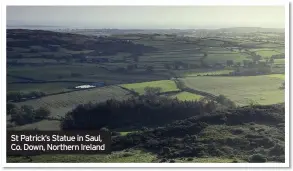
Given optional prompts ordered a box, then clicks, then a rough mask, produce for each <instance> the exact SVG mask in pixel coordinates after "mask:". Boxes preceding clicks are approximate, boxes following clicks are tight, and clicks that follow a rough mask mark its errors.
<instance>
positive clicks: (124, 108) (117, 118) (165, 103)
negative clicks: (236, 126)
mask: <svg viewBox="0 0 293 171" xmlns="http://www.w3.org/2000/svg"><path fill="white" fill-rule="evenodd" d="M154 91H155V92H154ZM159 91H160V90H154V89H149V90H146V96H145V98H130V99H127V100H124V101H117V100H107V101H106V102H103V103H98V104H92V103H89V104H84V105H79V106H77V107H76V108H75V109H74V110H72V111H71V112H69V113H67V114H66V116H65V117H64V119H63V121H62V129H63V130H71V129H73V130H77V129H78V130H89V129H100V128H102V127H108V128H110V129H113V128H132V129H133V128H141V127H143V126H157V125H162V124H166V123H170V122H172V121H174V120H179V119H184V118H188V117H191V116H195V115H199V114H202V113H204V112H211V111H213V110H215V109H216V107H217V105H216V104H215V103H214V101H201V100H200V101H179V100H177V99H168V98H162V97H157V98H154V96H152V95H153V93H156V92H159ZM148 96H151V98H148Z"/></svg>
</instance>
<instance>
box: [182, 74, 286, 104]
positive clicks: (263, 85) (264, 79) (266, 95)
mask: <svg viewBox="0 0 293 171" xmlns="http://www.w3.org/2000/svg"><path fill="white" fill-rule="evenodd" d="M183 80H184V81H185V83H186V85H187V86H188V87H191V88H195V89H198V90H201V91H206V92H209V93H212V94H215V95H219V94H223V95H225V96H227V97H228V98H230V99H231V100H233V101H235V102H236V103H237V104H239V105H247V104H249V103H250V101H251V100H252V101H256V102H258V103H259V104H274V103H280V102H284V98H285V96H284V90H281V89H279V87H280V86H281V84H282V82H283V80H281V79H279V78H273V77H268V76H249V77H186V78H185V79H183Z"/></svg>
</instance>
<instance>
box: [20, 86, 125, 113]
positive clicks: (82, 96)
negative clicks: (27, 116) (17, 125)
mask: <svg viewBox="0 0 293 171" xmlns="http://www.w3.org/2000/svg"><path fill="white" fill-rule="evenodd" d="M128 97H130V95H129V94H128V92H127V91H125V90H123V89H121V88H119V87H117V86H108V87H102V88H94V89H88V90H82V91H75V92H70V93H64V94H59V95H52V96H46V97H43V98H40V99H34V100H28V101H25V102H20V103H16V105H18V106H21V105H31V106H33V107H34V108H39V107H47V108H49V109H50V111H51V116H53V117H60V116H64V115H65V114H66V113H67V112H68V111H70V110H72V109H73V108H75V107H76V106H77V105H79V104H86V103H89V102H92V103H98V102H102V101H105V100H108V99H117V100H119V99H125V98H128Z"/></svg>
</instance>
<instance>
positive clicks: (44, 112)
mask: <svg viewBox="0 0 293 171" xmlns="http://www.w3.org/2000/svg"><path fill="white" fill-rule="evenodd" d="M35 113H36V118H40V119H44V118H47V117H48V116H49V115H50V113H51V112H50V110H49V109H48V108H45V107H40V108H39V109H37V110H36V111H35Z"/></svg>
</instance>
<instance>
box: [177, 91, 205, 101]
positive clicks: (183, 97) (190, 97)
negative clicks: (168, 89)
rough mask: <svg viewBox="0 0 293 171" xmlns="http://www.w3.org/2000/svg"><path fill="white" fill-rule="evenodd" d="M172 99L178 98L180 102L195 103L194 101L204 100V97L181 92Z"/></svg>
mask: <svg viewBox="0 0 293 171" xmlns="http://www.w3.org/2000/svg"><path fill="white" fill-rule="evenodd" d="M172 98H177V99H178V100H182V101H194V100H199V99H200V98H202V96H200V95H197V94H192V93H189V92H181V93H178V94H176V95H173V96H172Z"/></svg>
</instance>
